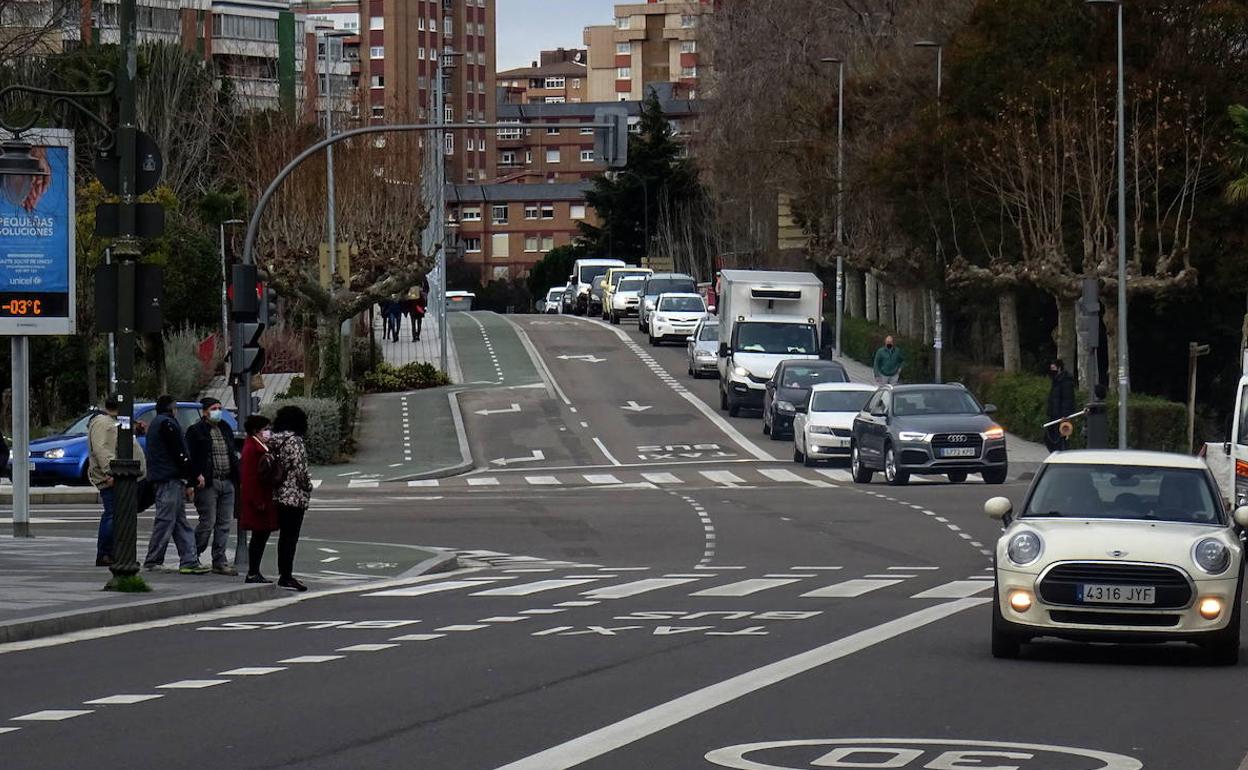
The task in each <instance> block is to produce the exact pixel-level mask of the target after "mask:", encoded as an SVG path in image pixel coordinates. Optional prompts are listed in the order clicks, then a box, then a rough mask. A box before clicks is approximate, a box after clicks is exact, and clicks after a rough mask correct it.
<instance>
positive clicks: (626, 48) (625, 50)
mask: <svg viewBox="0 0 1248 770" xmlns="http://www.w3.org/2000/svg"><path fill="white" fill-rule="evenodd" d="M632 52H633V44H632V43H616V44H615V55H616V56H628V55H629V54H631V53H632Z"/></svg>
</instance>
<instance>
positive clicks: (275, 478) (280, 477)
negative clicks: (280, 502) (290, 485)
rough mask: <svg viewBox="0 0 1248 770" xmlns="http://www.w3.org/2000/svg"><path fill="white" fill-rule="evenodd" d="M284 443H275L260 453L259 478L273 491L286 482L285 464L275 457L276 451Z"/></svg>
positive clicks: (279, 449) (284, 443)
mask: <svg viewBox="0 0 1248 770" xmlns="http://www.w3.org/2000/svg"><path fill="white" fill-rule="evenodd" d="M285 445H286V442H284V441H283V442H282V443H281V445H276V446H274V447H272V448H271V449H269V451H267V452H265V453H264V454H262V455H260V463H259V472H260V480H261V481H263V482H265V483H266V484H268V485H269V487H270V488H271V489H272V490H273V491H274V492H276V491H277V490H278V489H279V488H280V487H281V486H282V484H284V483H285V482H286V466H285V465H283V464H282V462H281V460H279V459H278V457H277V453H278V452H279V451H281V448H282V447H283V446H285Z"/></svg>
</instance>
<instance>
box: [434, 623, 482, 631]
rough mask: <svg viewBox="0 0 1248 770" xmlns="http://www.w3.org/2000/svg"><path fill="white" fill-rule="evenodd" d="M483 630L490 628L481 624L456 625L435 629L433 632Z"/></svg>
mask: <svg viewBox="0 0 1248 770" xmlns="http://www.w3.org/2000/svg"><path fill="white" fill-rule="evenodd" d="M482 628H489V626H483V625H481V624H480V623H456V624H455V625H451V626H442V627H441V628H435V629H433V630H434V631H478V630H480V629H482Z"/></svg>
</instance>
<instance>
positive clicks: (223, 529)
mask: <svg viewBox="0 0 1248 770" xmlns="http://www.w3.org/2000/svg"><path fill="white" fill-rule="evenodd" d="M199 403H200V406H201V407H202V410H201V415H200V419H199V422H197V423H195V424H194V425H192V426H191V427H189V428H187V429H186V443H187V446H188V447H189V448H190V454H191V473H192V474H193V475H195V476H196V477H197V478H202V479H203V480H204V481H203V485H202V486H201V487H200V488H199V489H197V490H195V510H196V512H197V513H198V514H199V524H198V525H197V526H196V527H195V550H196V553H197V554H199V555H201V556H202V555H203V553H204V551H205V550H207V549H208V545H209V540H211V541H212V571H213V572H214V573H215V574H217V575H237V574H238V571H237V570H235V569H234V568H233V567H231V566H230V562H229V559H228V558H227V557H226V545H227V543H228V541H229V539H230V522H231V521H232V520H233V519H234V496H235V492H234V490H235V485H236V484H237V483H238V479H239V476H238V455H237V453H235V451H234V433H233V431H231V430H230V428H229V426H228V425H226V423H225V421H224V420H223V419H222V415H223V414H224V412H223V411H222V408H221V401H220V400H219V399H215V398H212V397H211V396H209V397H208V398H205V399H203V400H202V401H200V402H199Z"/></svg>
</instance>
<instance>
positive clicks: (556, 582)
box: [472, 578, 597, 596]
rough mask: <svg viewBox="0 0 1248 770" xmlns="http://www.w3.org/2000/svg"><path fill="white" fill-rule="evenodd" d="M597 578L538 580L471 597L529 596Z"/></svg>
mask: <svg viewBox="0 0 1248 770" xmlns="http://www.w3.org/2000/svg"><path fill="white" fill-rule="evenodd" d="M594 580H597V578H554V579H551V580H538V581H536V582H533V583H517V584H513V585H509V586H503V587H502V588H491V589H489V590H486V591H477V592H476V593H475V594H472V595H473V596H529V595H531V594H537V593H541V592H542V591H553V590H555V589H556V588H571V587H572V586H579V585H584V584H585V583H592V582H594Z"/></svg>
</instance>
